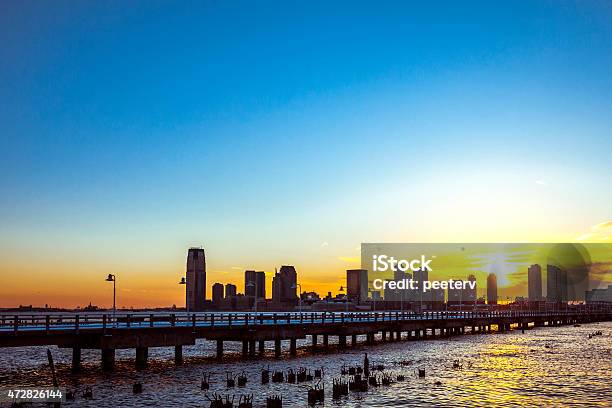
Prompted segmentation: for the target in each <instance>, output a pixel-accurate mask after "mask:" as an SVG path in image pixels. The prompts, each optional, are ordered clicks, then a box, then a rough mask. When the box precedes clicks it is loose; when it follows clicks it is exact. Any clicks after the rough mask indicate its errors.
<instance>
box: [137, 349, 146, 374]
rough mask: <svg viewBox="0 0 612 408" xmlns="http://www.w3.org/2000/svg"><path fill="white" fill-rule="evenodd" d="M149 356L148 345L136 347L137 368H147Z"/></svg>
mask: <svg viewBox="0 0 612 408" xmlns="http://www.w3.org/2000/svg"><path fill="white" fill-rule="evenodd" d="M148 358H149V348H148V347H136V369H138V370H141V369H143V368H146V367H147V360H148Z"/></svg>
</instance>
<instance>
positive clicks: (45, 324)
mask: <svg viewBox="0 0 612 408" xmlns="http://www.w3.org/2000/svg"><path fill="white" fill-rule="evenodd" d="M611 313H612V310H611V309H610V308H608V309H606V310H597V311H594V310H572V309H570V310H565V311H564V310H556V311H534V310H528V311H520V310H498V311H480V310H469V311H431V312H420V313H417V312H412V311H380V312H375V311H371V312H283V313H270V312H262V313H253V312H239V313H238V312H237V313H234V312H232V313H221V312H214V313H205V312H198V313H185V312H182V313H141V312H137V313H117V314H113V313H102V314H101V313H86V314H49V315H44V314H18V315H7V314H4V315H0V333H7V332H13V333H14V334H17V333H21V332H33V331H37V332H45V333H50V332H53V331H72V332H79V331H81V330H100V329H102V330H107V329H122V330H129V329H145V328H168V327H190V326H191V327H194V328H196V327H223V328H228V327H232V326H239V327H246V326H254V325H255V326H256V325H293V324H300V325H305V324H317V325H324V324H337V323H344V324H354V323H366V322H367V323H372V322H390V321H402V322H406V321H423V320H451V319H452V320H471V319H496V318H507V317H511V318H522V317H525V318H529V317H531V318H546V317H579V316H588V315H596V314H597V315H601V314H611Z"/></svg>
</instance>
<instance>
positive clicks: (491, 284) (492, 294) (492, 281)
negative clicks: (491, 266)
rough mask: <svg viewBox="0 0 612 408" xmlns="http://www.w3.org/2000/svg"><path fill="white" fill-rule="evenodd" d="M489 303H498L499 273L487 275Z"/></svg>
mask: <svg viewBox="0 0 612 408" xmlns="http://www.w3.org/2000/svg"><path fill="white" fill-rule="evenodd" d="M487 304H489V305H496V304H497V275H495V274H494V273H490V274H489V276H487Z"/></svg>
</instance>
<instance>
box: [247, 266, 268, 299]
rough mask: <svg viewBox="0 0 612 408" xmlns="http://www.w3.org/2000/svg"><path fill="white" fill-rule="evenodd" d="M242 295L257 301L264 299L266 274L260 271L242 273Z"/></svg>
mask: <svg viewBox="0 0 612 408" xmlns="http://www.w3.org/2000/svg"><path fill="white" fill-rule="evenodd" d="M244 294H245V295H246V296H250V297H253V298H257V299H265V298H266V274H265V273H264V272H260V271H244Z"/></svg>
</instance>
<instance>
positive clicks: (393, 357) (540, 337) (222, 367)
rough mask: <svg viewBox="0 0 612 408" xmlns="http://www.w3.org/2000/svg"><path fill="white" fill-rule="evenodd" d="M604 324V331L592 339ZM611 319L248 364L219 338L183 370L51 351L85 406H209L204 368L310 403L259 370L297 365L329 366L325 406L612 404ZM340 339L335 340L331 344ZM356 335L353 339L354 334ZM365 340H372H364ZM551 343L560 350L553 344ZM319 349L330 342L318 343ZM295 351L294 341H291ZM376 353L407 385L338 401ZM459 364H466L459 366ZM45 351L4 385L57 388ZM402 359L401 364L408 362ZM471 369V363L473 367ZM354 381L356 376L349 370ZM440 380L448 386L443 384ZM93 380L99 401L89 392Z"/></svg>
mask: <svg viewBox="0 0 612 408" xmlns="http://www.w3.org/2000/svg"><path fill="white" fill-rule="evenodd" d="M596 330H600V331H602V332H603V335H602V336H594V337H593V338H592V339H588V334H589V333H592V332H594V331H596ZM611 338H612V322H606V323H594V324H583V325H582V326H581V327H572V326H564V327H551V328H535V329H531V330H527V331H526V332H525V334H521V332H520V330H515V331H512V332H509V333H508V332H507V333H494V334H483V335H480V334H476V335H470V334H466V335H459V336H454V337H450V338H445V339H434V340H424V341H423V340H420V341H405V340H404V341H401V342H394V343H378V344H377V345H376V346H365V345H360V346H357V347H351V346H350V341H349V346H348V347H347V348H346V349H344V350H338V349H337V346H335V345H333V346H332V347H331V348H330V350H333V351H334V352H328V353H325V352H320V353H317V354H312V353H311V352H310V349H309V342H306V341H301V342H298V346H301V347H300V349H299V350H298V356H297V357H294V358H289V356H288V355H286V354H285V355H283V357H282V358H281V359H275V358H274V357H273V349H272V348H271V347H273V344H272V342H267V343H266V346H267V347H268V348H267V349H266V353H267V356H266V357H264V358H262V359H257V360H242V359H241V358H240V351H241V345H240V344H239V343H226V354H225V356H224V358H225V360H224V361H223V362H221V363H219V362H216V361H215V360H214V358H212V356H213V355H214V346H215V345H214V343H212V342H206V341H198V343H197V344H196V345H194V346H189V347H184V348H183V353H184V358H185V364H184V365H182V366H178V367H175V366H174V363H173V352H174V349H173V348H152V349H149V363H150V364H149V368H147V369H146V370H143V371H136V370H135V369H134V354H135V352H134V350H118V351H117V366H116V370H115V371H114V372H112V373H104V372H102V371H101V370H100V368H99V367H100V352H99V351H96V350H83V372H82V373H80V374H78V375H72V374H71V373H70V361H71V350H70V349H67V350H64V349H59V348H55V347H53V348H51V351H52V353H53V356H54V359H55V361H56V365H57V369H58V373H59V378H60V383H61V385H62V386H65V387H67V388H69V389H73V390H76V391H77V400H76V401H74V402H73V403H66V404H65V405H67V406H79V407H81V406H82V407H119V406H121V407H123V406H133V407H140V406H164V407H172V406H177V407H178V406H194V407H197V406H200V407H202V406H204V407H208V406H209V403H208V400H207V399H206V397H205V394H206V393H205V392H203V391H201V390H200V380H201V373H202V372H203V371H206V372H210V373H211V374H212V376H211V389H210V390H209V392H208V393H209V395H210V394H212V393H213V392H218V393H221V394H224V395H225V394H230V395H231V394H234V395H236V402H237V401H238V397H239V395H241V394H251V393H252V394H253V395H254V407H264V406H265V397H266V395H273V394H281V395H282V396H283V401H284V407H303V406H307V390H308V387H309V385H310V384H312V383H302V384H287V383H282V384H273V383H270V384H267V385H261V383H260V379H261V374H260V369H261V368H262V367H268V366H269V367H270V369H271V370H283V371H285V372H286V371H287V369H288V368H293V369H294V370H297V368H299V367H305V368H309V369H311V370H313V371H314V369H315V368H319V367H323V370H324V373H325V375H324V380H323V383H324V385H325V390H326V393H325V403H324V404H322V405H320V406H327V407H332V406H342V407H383V406H385V407H404V406H414V405H426V406H431V405H436V406H461V407H472V406H473V407H481V406H492V405H495V406H517V405H529V406H534V405H538V406H589V407H594V406H602V407H603V406H611V401H612V376H611V373H612V358H611V357H612V355H611V354H612V341H611V340H610V339H611ZM334 339H335V338H334V337H330V342H333V340H334ZM349 340H350V339H349ZM359 340H360V341H362V342H365V336H359ZM546 345H551V346H552V347H551V348H546V347H545V346H546ZM319 347H321V346H320V345H319ZM283 349H284V351H285V352H287V351H288V349H289V347H288V344H287V343H285V342H283ZM365 352H367V353H368V356H369V358H370V362H371V365H372V364H379V363H380V364H384V365H385V372H390V373H394V374H397V373H404V374H406V381H405V382H401V383H394V384H392V385H390V386H380V387H377V388H374V387H370V388H369V390H368V392H365V393H356V392H352V391H351V392H350V394H349V396H348V397H343V398H342V399H341V400H339V401H333V400H332V398H331V388H332V387H331V382H332V378H333V377H338V376H340V368H341V366H342V365H343V364H347V365H357V364H361V362H362V360H363V354H364V353H365ZM454 360H460V361H461V363H462V364H463V368H461V369H453V368H452V365H453V361H454ZM46 361H47V360H46V347H31V348H23V349H0V387H5V386H49V385H50V383H51V380H50V374H49V370H48V367H47V365H46ZM400 362H402V364H400ZM468 366H470V368H468ZM417 367H425V368H426V371H427V376H426V378H424V379H419V378H416V375H415V371H416V369H417ZM228 371H231V372H233V373H235V374H238V373H239V372H242V371H244V372H245V373H246V374H247V376H248V378H249V381H248V383H247V386H246V387H236V388H234V389H227V388H226V387H225V373H226V372H228ZM394 377H395V375H394ZM346 378H348V376H346ZM136 381H140V382H142V383H143V388H144V391H143V393H142V394H140V395H133V394H132V384H133V383H134V382H136ZM437 381H440V382H441V385H436V384H435V383H436V382H437ZM88 385H89V386H91V387H92V388H93V392H94V399H93V400H91V401H87V400H84V399H82V398H80V394H81V392H82V390H83V389H84V388H85V387H86V386H88Z"/></svg>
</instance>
